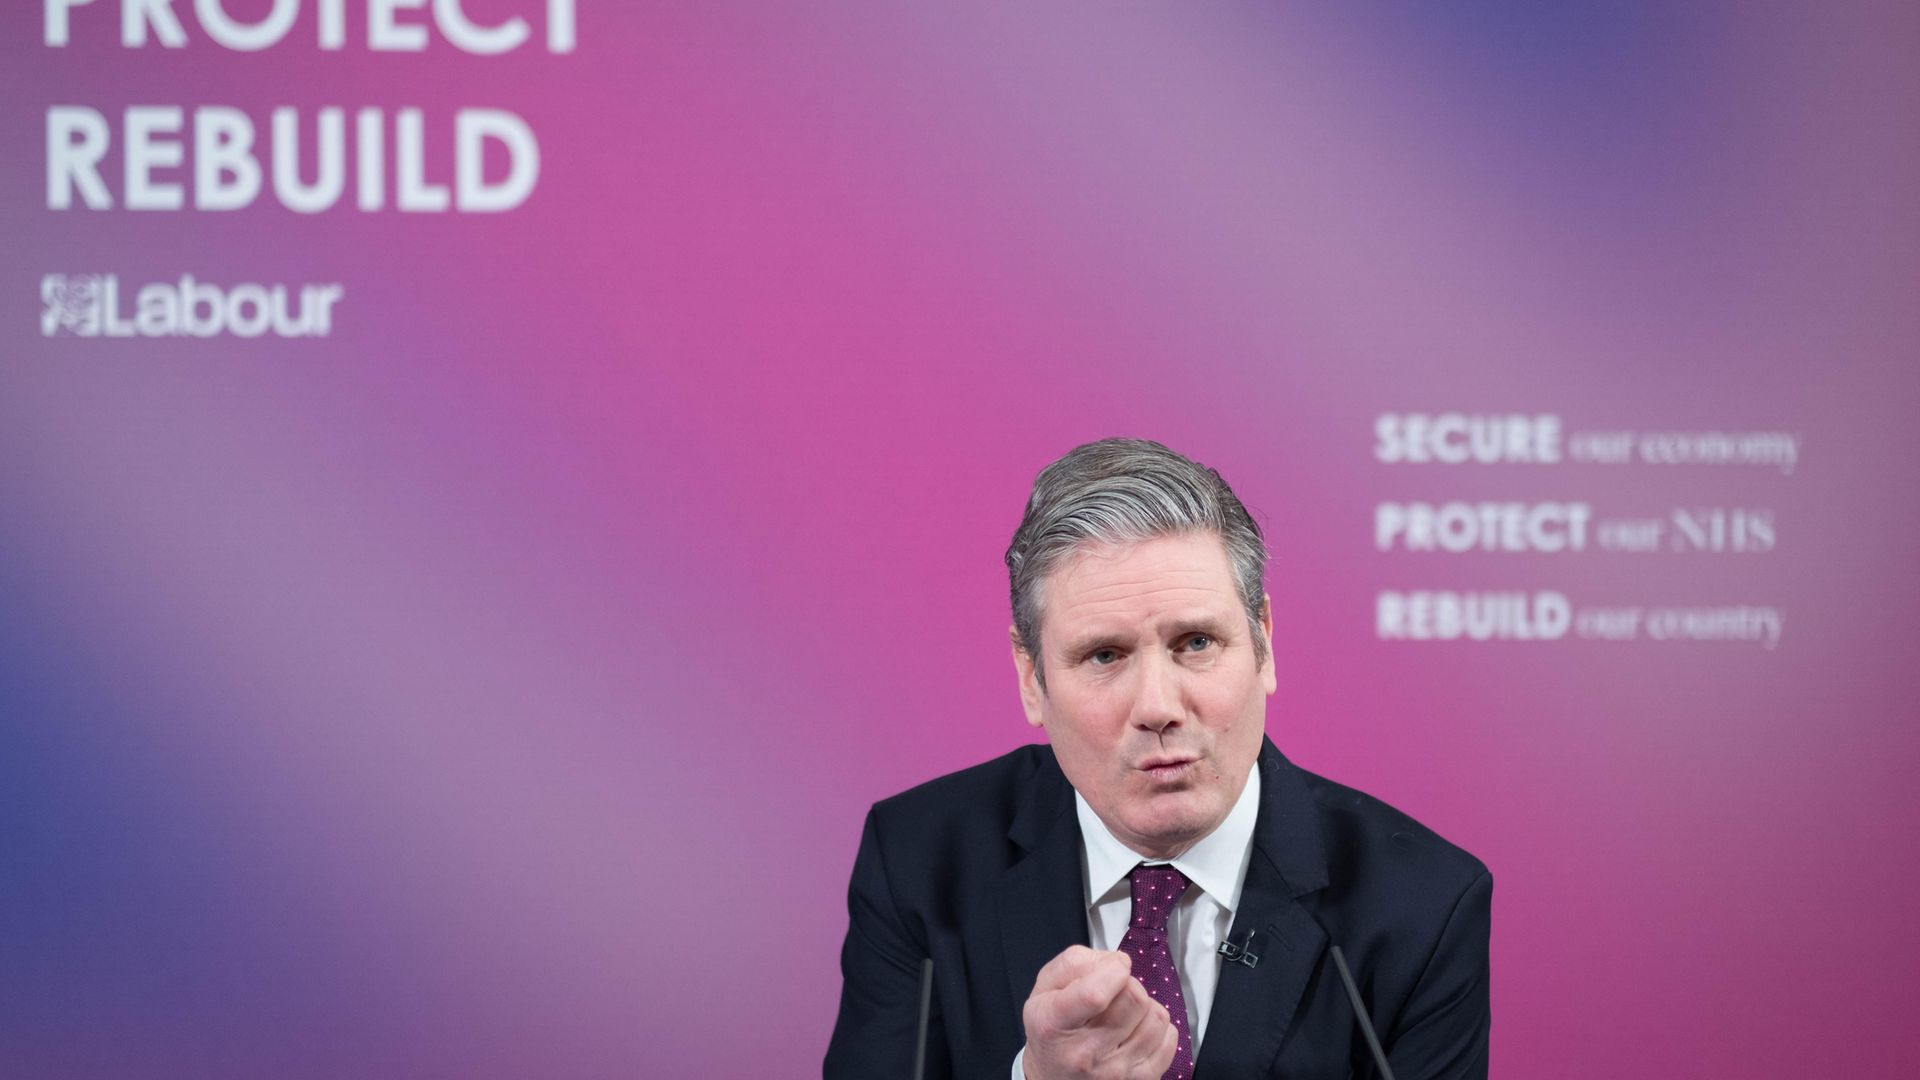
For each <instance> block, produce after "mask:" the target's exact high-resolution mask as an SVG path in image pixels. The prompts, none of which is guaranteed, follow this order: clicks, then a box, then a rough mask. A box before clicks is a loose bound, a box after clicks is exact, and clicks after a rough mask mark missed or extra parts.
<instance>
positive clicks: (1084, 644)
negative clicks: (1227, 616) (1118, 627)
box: [1061, 615, 1233, 657]
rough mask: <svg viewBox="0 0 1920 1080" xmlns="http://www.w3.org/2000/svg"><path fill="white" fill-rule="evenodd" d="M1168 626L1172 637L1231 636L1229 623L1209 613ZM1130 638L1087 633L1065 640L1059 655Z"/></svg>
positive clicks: (1083, 652) (1080, 653)
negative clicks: (1198, 635) (1199, 635)
mask: <svg viewBox="0 0 1920 1080" xmlns="http://www.w3.org/2000/svg"><path fill="white" fill-rule="evenodd" d="M1169 627H1170V636H1172V637H1173V638H1183V637H1187V636H1189V635H1192V634H1205V635H1207V636H1208V637H1213V638H1219V639H1220V640H1222V641H1230V640H1232V638H1233V634H1232V628H1231V624H1230V623H1222V622H1221V621H1220V620H1219V619H1216V618H1214V617H1213V616H1211V615H1194V616H1188V617H1186V618H1181V619H1177V620H1175V621H1174V622H1172V623H1171V624H1169ZM1131 640H1132V639H1131V637H1130V636H1129V635H1128V634H1126V633H1092V634H1087V635H1084V636H1082V637H1077V638H1074V639H1073V640H1072V641H1069V642H1067V644H1066V645H1065V646H1064V648H1063V651H1062V653H1061V655H1063V656H1068V657H1074V656H1085V655H1086V654H1088V653H1090V652H1093V651H1094V650H1096V649H1105V648H1111V647H1113V646H1116V645H1121V644H1127V643H1130V642H1131Z"/></svg>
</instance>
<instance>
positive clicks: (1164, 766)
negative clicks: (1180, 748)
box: [1138, 755, 1194, 784]
mask: <svg viewBox="0 0 1920 1080" xmlns="http://www.w3.org/2000/svg"><path fill="white" fill-rule="evenodd" d="M1193 762H1194V759H1193V758H1190V757H1170V756H1166V755H1162V756H1159V757H1150V758H1148V759H1146V760H1145V761H1142V762H1141V763H1140V764H1139V766H1138V768H1139V770H1140V771H1141V772H1143V773H1146V774H1147V779H1149V780H1152V781H1153V782H1154V783H1156V784H1168V783H1173V782H1176V781H1178V780H1180V779H1182V778H1183V777H1185V776H1186V775H1187V773H1188V772H1189V771H1191V770H1192V769H1193Z"/></svg>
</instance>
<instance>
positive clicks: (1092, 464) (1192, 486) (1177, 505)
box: [1007, 439, 1267, 690]
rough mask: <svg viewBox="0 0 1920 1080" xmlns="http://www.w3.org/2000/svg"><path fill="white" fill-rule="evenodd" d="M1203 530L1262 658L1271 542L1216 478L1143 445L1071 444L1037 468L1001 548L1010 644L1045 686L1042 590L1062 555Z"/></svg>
mask: <svg viewBox="0 0 1920 1080" xmlns="http://www.w3.org/2000/svg"><path fill="white" fill-rule="evenodd" d="M1193 532H1209V533H1212V534H1214V535H1215V536H1218V537H1219V538H1220V542H1221V544H1222V545H1223V546H1224V547H1225V548H1226V552H1227V563H1228V565H1229V566H1230V567H1231V568H1232V571H1233V581H1234V587H1235V589H1236V591H1238V592H1239V594H1240V606H1241V607H1242V608H1244V609H1246V613H1247V626H1248V628H1249V629H1250V630H1251V631H1252V635H1253V643H1254V646H1253V647H1254V655H1255V657H1256V658H1257V659H1258V660H1259V662H1260V663H1261V664H1265V663H1266V662H1267V640H1266V635H1265V634H1263V633H1261V631H1260V616H1261V614H1262V611H1263V609H1264V608H1265V606H1266V584H1265V575H1266V568H1267V545H1266V542H1265V541H1264V540H1263V539H1262V538H1261V535H1260V526H1259V525H1258V524H1256V523H1255V522H1254V520H1253V516H1252V515H1251V514H1249V513H1247V508H1246V507H1245V506H1243V505H1241V503H1240V500H1239V498H1238V497H1237V496H1235V495H1234V493H1233V489H1232V488H1230V487H1228V486H1227V482H1226V481H1225V480H1223V479H1221V478H1220V474H1219V473H1218V472H1216V471H1214V470H1213V469H1210V468H1208V467H1207V466H1205V465H1202V464H1200V463H1199V462H1197V461H1194V460H1193V459H1192V458H1189V457H1186V456H1184V455H1181V454H1178V453H1175V452H1174V451H1172V450H1169V449H1167V448H1166V447H1164V446H1162V445H1160V444H1159V443H1157V442H1150V441H1148V440H1146V439H1102V440H1100V441H1099V442H1091V443H1087V444H1085V445H1083V446H1076V447H1074V448H1073V449H1072V450H1070V451H1068V452H1067V453H1066V454H1065V455H1064V456H1062V457H1061V458H1060V459H1059V460H1057V461H1055V462H1054V463H1053V464H1051V465H1048V466H1047V467H1046V468H1044V469H1042V470H1040V475H1039V476H1037V477H1035V478H1034V481H1033V493H1032V495H1030V496H1029V497H1028V498H1027V512H1026V514H1025V515H1023V516H1022V517H1021V519H1020V527H1019V528H1018V529H1016V530H1015V531H1014V534H1013V543H1012V544H1010V545H1008V547H1007V577H1008V584H1009V586H1010V588H1011V592H1012V598H1013V631H1014V639H1015V641H1016V642H1017V643H1018V645H1019V646H1020V649H1021V650H1022V651H1023V652H1025V653H1026V654H1027V655H1028V656H1030V657H1032V658H1033V665H1034V673H1035V675H1036V677H1037V678H1038V679H1039V682H1040V687H1041V689H1043V690H1044V689H1045V688H1046V685H1047V681H1046V674H1045V672H1044V670H1043V669H1042V665H1041V663H1040V586H1041V583H1042V582H1043V581H1044V580H1045V579H1046V577H1047V575H1048V574H1051V573H1052V572H1053V571H1054V570H1055V569H1057V568H1058V567H1059V566H1060V564H1061V563H1062V562H1063V561H1065V560H1066V559H1067V557H1068V556H1070V555H1073V554H1075V553H1077V552H1079V551H1082V550H1084V549H1086V548H1088V547H1102V546H1109V545H1116V544H1130V543H1138V542H1140V541H1142V540H1152V539H1156V538H1158V537H1162V536H1172V535H1177V534H1181V533H1193Z"/></svg>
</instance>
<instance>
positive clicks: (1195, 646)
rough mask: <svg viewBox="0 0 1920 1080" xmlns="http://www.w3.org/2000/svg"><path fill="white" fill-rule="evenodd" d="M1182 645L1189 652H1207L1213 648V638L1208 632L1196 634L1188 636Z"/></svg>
mask: <svg viewBox="0 0 1920 1080" xmlns="http://www.w3.org/2000/svg"><path fill="white" fill-rule="evenodd" d="M1181 645H1182V646H1183V647H1184V648H1185V649H1186V650H1187V651H1188V652H1205V651H1206V650H1208V649H1211V648H1213V638H1211V637H1209V636H1208V635H1206V634H1195V635H1193V636H1192V637H1190V638H1188V639H1187V640H1185V641H1183V642H1181Z"/></svg>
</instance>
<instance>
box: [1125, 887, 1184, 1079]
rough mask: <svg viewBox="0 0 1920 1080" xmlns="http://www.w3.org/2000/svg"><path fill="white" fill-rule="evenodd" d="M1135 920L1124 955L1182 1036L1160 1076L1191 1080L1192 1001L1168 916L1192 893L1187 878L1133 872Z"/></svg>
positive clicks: (1126, 942) (1129, 925) (1132, 921)
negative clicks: (1176, 960)
mask: <svg viewBox="0 0 1920 1080" xmlns="http://www.w3.org/2000/svg"><path fill="white" fill-rule="evenodd" d="M1129 876H1130V877H1131V878H1132V879H1133V917H1132V918H1131V919H1130V920H1128V923H1127V933H1126V936H1125V937H1123V938H1121V939H1120V951H1121V952H1123V953H1126V954H1127V955H1128V956H1129V957H1131V958H1132V959H1133V977H1134V978H1136V979H1139V980H1140V985H1142V986H1144V987H1146V988H1147V993H1148V994H1149V995H1150V996H1152V998H1153V1000H1155V1001H1157V1002H1159V1003H1160V1004H1162V1005H1164V1006H1166V1009H1167V1015H1168V1016H1170V1017H1172V1018H1173V1026H1174V1028H1175V1029H1176V1030H1178V1031H1179V1032H1180V1047H1179V1049H1177V1050H1175V1051H1174V1052H1173V1064H1172V1065H1169V1066H1167V1071H1166V1072H1164V1073H1162V1074H1160V1080H1192V1078H1193V1032H1192V1031H1191V1030H1189V1029H1188V1027H1187V999H1186V997H1185V996H1184V995H1183V994H1181V993H1180V973H1179V972H1178V971H1175V970H1174V967H1173V950H1172V949H1171V948H1169V947H1168V945H1167V913H1168V912H1170V911H1172V910H1173V905H1174V904H1175V903H1176V902H1177V901H1178V900H1179V899H1180V896H1181V894H1183V893H1185V892H1186V891H1187V875H1185V874H1183V873H1181V872H1180V871H1178V870H1175V869H1174V868H1173V867H1171V866H1147V865H1145V864H1144V863H1143V864H1141V865H1139V866H1136V867H1134V868H1133V873H1132V874H1131V875H1129Z"/></svg>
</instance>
